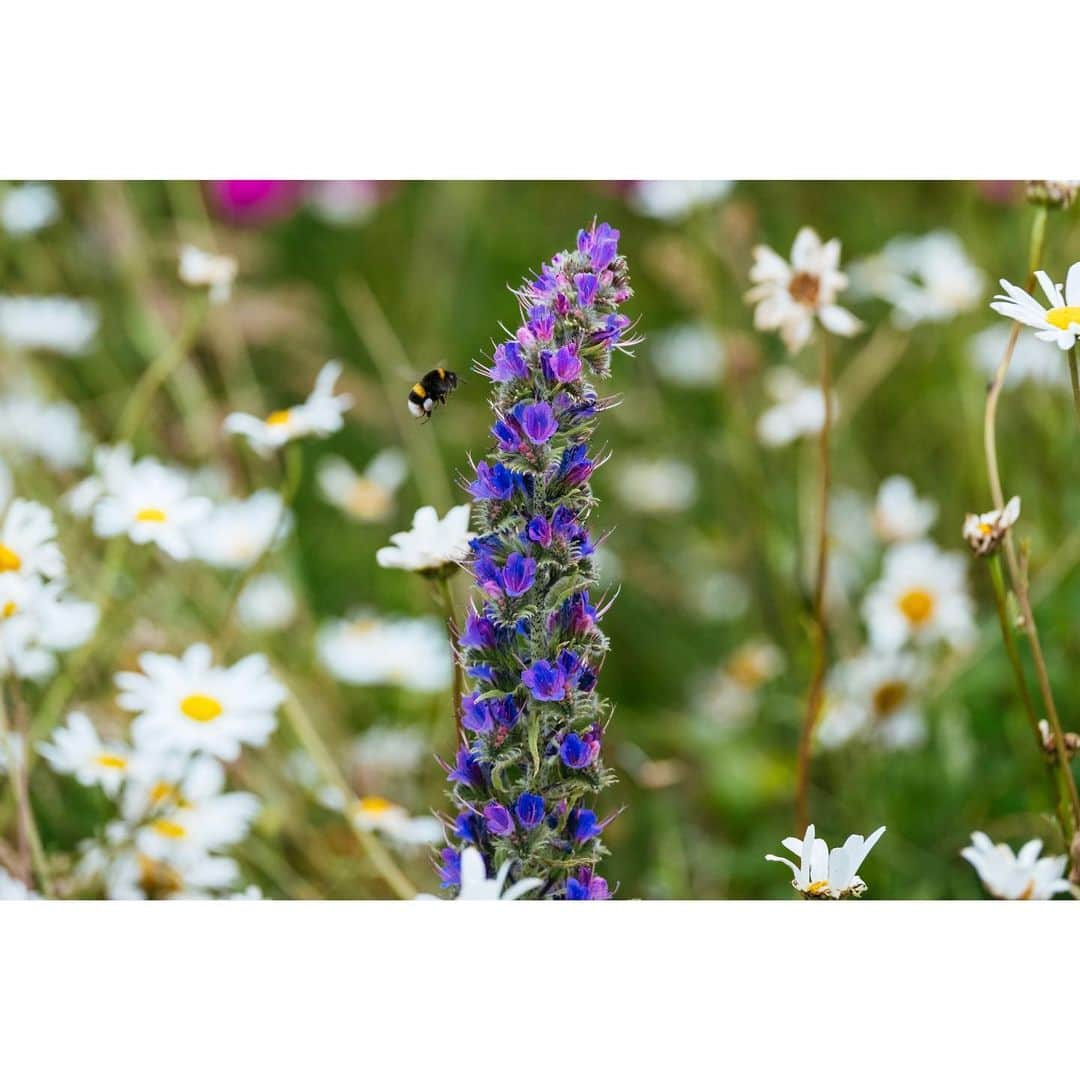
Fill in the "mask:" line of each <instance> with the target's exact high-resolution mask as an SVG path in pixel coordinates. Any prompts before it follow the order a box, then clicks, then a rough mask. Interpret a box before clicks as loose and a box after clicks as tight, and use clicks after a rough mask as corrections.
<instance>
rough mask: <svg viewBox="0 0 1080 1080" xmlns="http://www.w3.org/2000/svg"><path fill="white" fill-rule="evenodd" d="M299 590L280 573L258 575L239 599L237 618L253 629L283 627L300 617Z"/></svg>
mask: <svg viewBox="0 0 1080 1080" xmlns="http://www.w3.org/2000/svg"><path fill="white" fill-rule="evenodd" d="M298 606H299V605H298V604H297V601H296V593H295V592H294V591H293V588H292V586H291V585H289V583H288V582H287V581H286V580H285V579H284V578H282V577H281V576H280V575H279V574H258V575H257V576H255V577H253V578H252V579H251V580H250V581H249V582H248V583H247V584H246V585H245V586H244V588H243V589H242V590H241V592H240V595H239V596H238V597H237V598H236V617H237V618H238V619H239V620H240V622H241V624H242V625H243V626H245V627H247V628H248V629H249V630H255V631H271V630H282V629H284V628H285V627H286V626H288V625H289V623H291V622H292V621H293V619H294V618H296V612H297V610H298Z"/></svg>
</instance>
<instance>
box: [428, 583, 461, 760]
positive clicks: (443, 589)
mask: <svg viewBox="0 0 1080 1080" xmlns="http://www.w3.org/2000/svg"><path fill="white" fill-rule="evenodd" d="M435 596H436V601H437V603H438V605H439V607H440V608H441V609H442V616H443V621H444V622H445V623H446V634H447V637H448V638H449V640H450V658H451V663H452V667H453V673H454V674H453V680H454V681H453V689H452V692H451V693H452V698H453V708H454V736H455V738H454V746H455V748H456V747H458V746H460V745H461V744H462V742H464V738H465V737H464V733H463V732H462V730H461V694H462V690H463V689H464V679H463V677H462V670H461V662H460V660H459V659H458V636H459V634H460V633H461V631H460V629H459V628H458V625H457V620H456V619H455V618H454V594H453V592H452V590H451V589H450V579H449V578H448V577H447V576H446V575H445V574H440V575H439V576H438V578H437V579H436V581H435Z"/></svg>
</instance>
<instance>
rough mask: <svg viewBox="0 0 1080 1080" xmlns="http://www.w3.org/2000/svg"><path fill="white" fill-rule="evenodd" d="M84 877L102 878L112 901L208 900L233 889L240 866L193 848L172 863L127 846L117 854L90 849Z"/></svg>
mask: <svg viewBox="0 0 1080 1080" xmlns="http://www.w3.org/2000/svg"><path fill="white" fill-rule="evenodd" d="M80 873H81V875H82V876H84V877H95V878H96V877H100V878H101V879H102V880H103V881H104V885H105V895H106V896H107V897H108V899H110V900H208V899H211V898H212V897H214V896H215V895H216V894H220V893H222V892H227V891H228V890H230V889H233V888H234V887H235V886H236V884H237V883H238V881H239V880H240V867H239V866H237V864H236V862H235V861H234V860H233V859H229V858H225V857H223V856H221V855H210V854H207V853H206V852H203V851H199V850H197V849H194V848H191V849H188V850H186V851H185V852H184V853H183V855H182V856H179V857H177V858H176V859H175V860H174V861H172V862H165V861H164V860H158V859H152V858H150V856H148V855H146V854H144V853H143V852H141V851H136V850H135V849H134V848H132V847H126V848H124V849H121V850H120V851H117V852H111V851H108V850H100V849H95V848H88V849H87V855H86V856H84V858H83V861H82V863H81V864H80Z"/></svg>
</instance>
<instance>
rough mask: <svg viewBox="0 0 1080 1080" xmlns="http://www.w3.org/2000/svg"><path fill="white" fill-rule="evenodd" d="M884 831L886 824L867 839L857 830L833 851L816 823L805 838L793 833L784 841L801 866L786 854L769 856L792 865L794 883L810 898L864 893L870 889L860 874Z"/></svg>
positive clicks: (841, 896) (835, 897)
mask: <svg viewBox="0 0 1080 1080" xmlns="http://www.w3.org/2000/svg"><path fill="white" fill-rule="evenodd" d="M884 832H885V826H884V825H882V826H881V827H880V828H879V829H875V830H874V832H872V833H871V834H870V835H869V836H868V837H866V839H863V837H861V836H859V835H858V834H854V835H852V836H849V837H848V838H847V840H845V841H844V846H843V847H838V848H833V849H832V850H831V851H830V850H829V848H828V846H827V845H826V843H825V841H824V840H817V839H815V837H814V826H813V825H809V826H807V829H806V835H805V836H803V838H802V839H801V840H799V839H798V838H797V837H794V836H789V837H787V839H786V840H784V841H783V844H784V847H785V848H787V849H788V851H790V852H792V853H793V854H794V855H797V856H799V865H798V866H796V865H795V864H794V863H793V862H792V861H791V860H790V859H785V858H784V857H783V856H782V855H766V856H765V858H766V859H767V860H768V861H769V862H780V863H783V864H784V865H785V866H789V867H790V868H791V871H792V873H793V874H794V875H795V878H794V880H793V881H792V883H791V884H792V886H793V887H794V888H796V889H797V890H798V891H799V892H800V893H802V895H803V896H804V897H805V898H806V899H808V900H841V899H844V898H845V897H852V896H860V895H861V894H862V893H863V891H864V890H865V889H866V882H864V881H863V879H862V878H861V877H859V874H858V871H859V869H860V867H861V866H862V864H863V862H864V860H865V859H866V856H867V855H869V854H870V852H871V850H872V849H873V847H874V845H875V844H876V843H877V842H878V840H880V839H881V835H882V833H884Z"/></svg>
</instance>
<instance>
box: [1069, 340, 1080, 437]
mask: <svg viewBox="0 0 1080 1080" xmlns="http://www.w3.org/2000/svg"><path fill="white" fill-rule="evenodd" d="M1069 377H1070V378H1071V379H1072V392H1073V405H1074V406H1075V407H1076V418H1077V420H1080V371H1078V370H1077V365H1076V346H1075V345H1073V347H1072V348H1071V349H1070V350H1069Z"/></svg>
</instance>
